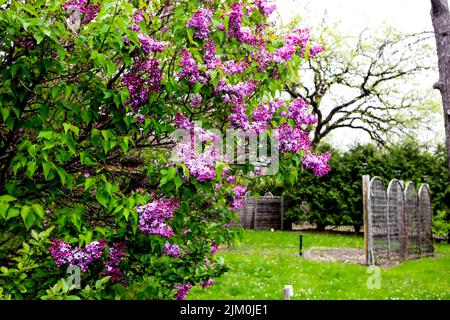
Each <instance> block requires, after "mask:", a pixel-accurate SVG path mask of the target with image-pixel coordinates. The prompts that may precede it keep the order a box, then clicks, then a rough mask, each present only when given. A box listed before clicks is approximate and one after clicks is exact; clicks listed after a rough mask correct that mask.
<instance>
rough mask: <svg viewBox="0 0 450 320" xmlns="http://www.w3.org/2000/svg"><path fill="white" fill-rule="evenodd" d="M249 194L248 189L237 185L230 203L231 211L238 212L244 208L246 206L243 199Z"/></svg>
mask: <svg viewBox="0 0 450 320" xmlns="http://www.w3.org/2000/svg"><path fill="white" fill-rule="evenodd" d="M246 192H247V187H245V186H242V185H240V184H237V185H235V186H234V187H233V195H232V199H231V200H230V201H229V206H230V209H231V210H236V209H239V208H242V206H243V205H244V202H243V199H242V197H244V195H245V193H246Z"/></svg>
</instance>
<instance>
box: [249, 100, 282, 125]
mask: <svg viewBox="0 0 450 320" xmlns="http://www.w3.org/2000/svg"><path fill="white" fill-rule="evenodd" d="M284 106H286V102H285V101H284V100H282V99H277V100H273V101H270V102H268V103H265V104H263V105H261V106H258V107H257V108H256V109H255V110H254V111H253V120H255V121H264V122H269V121H271V120H272V118H273V115H274V114H275V112H277V110H278V109H280V108H281V107H284Z"/></svg>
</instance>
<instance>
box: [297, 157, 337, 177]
mask: <svg viewBox="0 0 450 320" xmlns="http://www.w3.org/2000/svg"><path fill="white" fill-rule="evenodd" d="M330 157H331V153H330V152H325V153H324V154H323V155H321V156H319V155H317V154H314V153H309V152H308V153H307V154H306V156H304V157H303V159H302V165H303V166H304V167H305V168H308V169H312V170H313V172H314V174H315V175H316V176H318V177H321V176H324V175H326V174H327V173H328V172H330V165H329V164H328V160H329V159H330Z"/></svg>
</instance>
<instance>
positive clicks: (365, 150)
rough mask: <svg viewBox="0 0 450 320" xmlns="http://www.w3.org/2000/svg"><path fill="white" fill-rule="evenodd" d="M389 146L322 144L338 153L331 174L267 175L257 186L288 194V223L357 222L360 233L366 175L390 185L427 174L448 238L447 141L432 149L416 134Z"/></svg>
mask: <svg viewBox="0 0 450 320" xmlns="http://www.w3.org/2000/svg"><path fill="white" fill-rule="evenodd" d="M387 146H388V147H389V148H379V147H378V146H377V145H374V144H366V145H354V146H353V147H351V148H350V149H349V150H348V151H339V150H333V148H332V146H330V145H327V144H325V143H322V145H321V146H320V149H321V150H332V153H333V156H332V157H331V159H330V165H331V167H332V171H331V173H330V174H329V175H326V176H324V177H315V176H314V175H312V174H310V173H309V172H307V171H304V170H300V171H299V173H298V176H297V177H296V178H295V179H293V181H292V182H288V181H286V180H282V179H277V178H276V177H265V178H262V180H263V181H262V182H259V183H257V186H256V188H257V190H259V191H260V193H261V194H263V193H265V192H267V191H271V192H272V193H274V194H277V195H281V194H283V195H284V196H285V198H286V200H287V208H286V219H287V221H286V222H287V224H288V223H290V222H295V223H297V222H309V223H311V224H314V225H316V227H317V229H318V230H323V229H325V227H326V226H332V227H336V226H341V225H345V226H353V227H354V229H355V231H356V232H358V231H359V230H360V229H361V227H362V225H363V208H362V179H361V176H362V175H363V174H369V175H371V176H372V177H373V176H380V177H382V178H383V179H384V181H385V184H386V186H387V183H388V182H389V181H390V180H391V179H392V178H396V177H397V178H400V179H403V180H404V181H413V182H414V183H415V184H416V185H420V184H421V183H423V180H424V176H426V182H427V183H428V184H429V186H430V191H431V205H432V210H433V214H434V217H435V219H434V221H433V223H434V230H435V231H434V232H435V235H437V236H440V237H447V236H448V227H449V225H450V224H449V223H448V221H446V219H447V218H446V217H447V213H448V212H450V188H449V186H448V183H447V175H448V172H447V164H446V148H445V146H444V145H443V144H438V145H435V147H433V148H429V146H428V145H421V143H420V142H419V141H417V140H413V139H408V140H403V141H400V142H398V143H396V144H389V145H387ZM363 163H367V169H366V170H364V169H363V166H362V164H363ZM399 172H400V175H399ZM305 186H308V187H305ZM448 239H450V238H448Z"/></svg>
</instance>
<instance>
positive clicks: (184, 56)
mask: <svg viewBox="0 0 450 320" xmlns="http://www.w3.org/2000/svg"><path fill="white" fill-rule="evenodd" d="M180 55H181V61H180V66H181V67H183V70H182V71H181V72H180V73H179V74H178V77H179V78H180V79H183V78H187V79H188V81H189V83H191V84H194V83H196V82H201V83H205V82H207V79H206V77H205V76H204V75H203V74H202V72H201V71H200V68H199V67H198V65H197V62H196V61H195V59H194V58H193V57H192V55H191V53H190V52H189V51H188V50H187V49H183V50H181V52H180Z"/></svg>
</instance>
